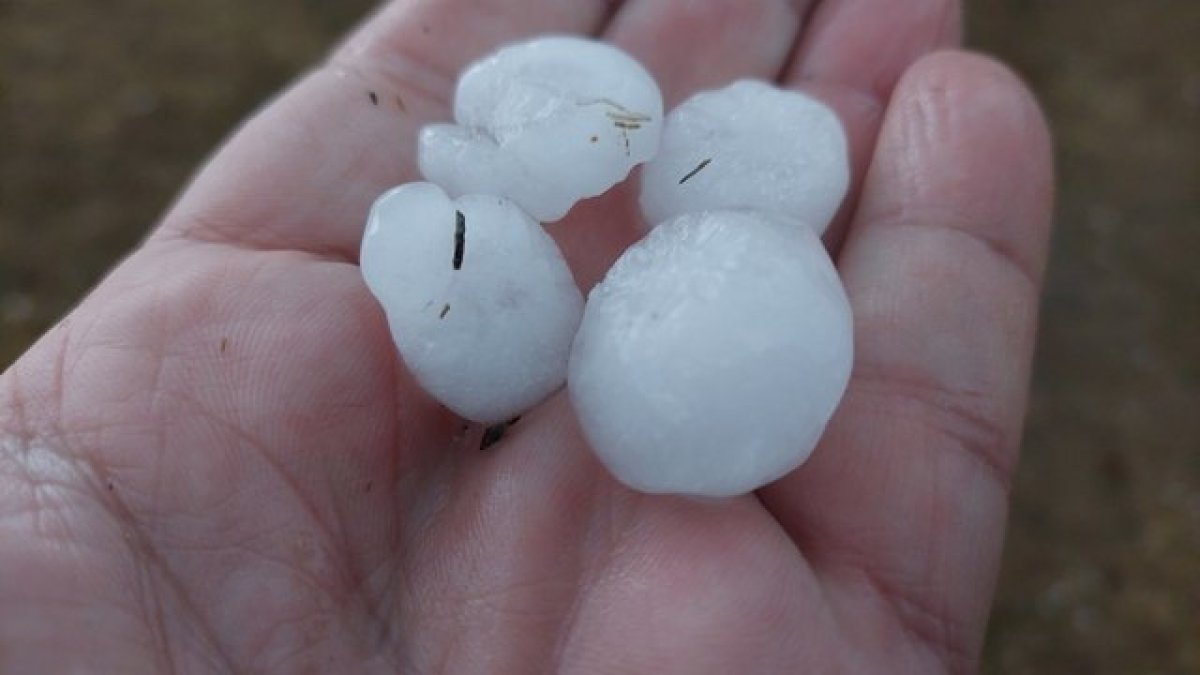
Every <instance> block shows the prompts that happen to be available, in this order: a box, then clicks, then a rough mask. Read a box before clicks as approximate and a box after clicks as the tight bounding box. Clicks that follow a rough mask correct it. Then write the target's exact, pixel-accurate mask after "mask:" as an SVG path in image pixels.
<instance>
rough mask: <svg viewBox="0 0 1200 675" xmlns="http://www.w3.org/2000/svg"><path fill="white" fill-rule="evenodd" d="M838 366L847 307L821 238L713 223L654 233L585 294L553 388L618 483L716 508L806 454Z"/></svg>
mask: <svg viewBox="0 0 1200 675" xmlns="http://www.w3.org/2000/svg"><path fill="white" fill-rule="evenodd" d="M852 360H853V338H852V331H851V316H850V307H849V304H848V302H847V300H846V295H845V292H844V291H843V289H842V284H841V280H840V279H839V278H838V275H837V272H836V271H835V270H834V267H833V264H832V263H831V262H830V260H829V257H828V255H827V254H826V252H825V248H824V247H823V246H822V244H821V241H820V239H818V238H817V236H816V235H815V234H814V233H813V232H812V231H811V230H809V229H807V228H802V227H796V226H794V225H791V224H788V223H782V222H778V221H773V220H770V219H769V218H768V217H764V216H761V215H759V214H754V213H747V212H726V211H712V212H705V213H698V214H690V215H685V216H681V217H679V218H677V219H675V220H672V221H670V222H667V223H664V224H662V225H659V226H658V227H657V228H655V229H654V230H653V231H652V232H651V233H650V234H649V236H648V237H647V238H646V239H644V240H642V241H641V242H640V243H638V244H635V245H634V246H633V247H632V248H630V249H629V250H628V251H626V252H625V254H624V255H623V256H621V258H620V260H618V261H617V263H616V264H615V265H614V266H613V268H612V269H611V270H610V271H609V273H608V276H607V277H606V278H605V279H604V281H603V282H602V283H601V284H600V285H599V286H597V287H596V288H595V290H593V291H592V292H591V295H589V296H588V302H587V307H586V309H585V310H584V317H583V323H582V324H581V325H580V328H579V333H578V334H577V335H576V337H575V345H574V348H573V349H572V352H571V365H570V371H569V374H568V378H567V386H568V388H569V390H570V393H571V401H572V402H573V404H574V406H575V411H576V414H577V416H578V418H579V421H580V425H581V426H582V428H583V431H584V433H585V435H586V436H587V438H588V440H589V441H590V442H591V444H592V447H593V448H594V449H595V451H596V453H597V454H598V455H599V457H600V459H601V460H602V461H603V462H604V464H605V465H606V466H608V468H609V470H611V471H612V473H613V474H614V475H615V476H616V477H617V478H618V479H619V480H621V482H623V483H625V484H626V485H628V486H630V487H632V488H634V489H637V490H641V491H643V492H651V493H679V494H689V495H701V496H709V497H724V496H732V495H738V494H743V493H746V492H749V491H751V490H754V489H756V488H758V487H760V486H762V485H765V484H767V483H769V482H771V481H773V480H775V479H777V478H779V477H781V476H783V475H784V474H786V473H787V472H789V471H791V470H792V469H794V468H796V467H797V466H799V465H800V463H801V462H803V461H804V460H805V459H806V458H807V457H808V456H809V454H810V453H811V452H812V449H813V447H814V446H815V445H816V443H817V440H818V439H819V438H820V436H821V433H822V431H823V430H824V428H825V424H826V423H827V422H828V421H829V418H830V416H831V415H832V414H833V411H834V409H835V408H836V407H837V404H838V401H839V400H840V399H841V397H842V393H843V391H844V390H845V388H846V384H847V381H848V379H849V375H850V366H851V361H852Z"/></svg>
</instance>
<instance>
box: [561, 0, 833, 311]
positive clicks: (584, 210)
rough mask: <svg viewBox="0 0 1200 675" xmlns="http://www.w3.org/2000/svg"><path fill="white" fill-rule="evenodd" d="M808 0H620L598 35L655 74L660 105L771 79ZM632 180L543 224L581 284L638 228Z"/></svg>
mask: <svg viewBox="0 0 1200 675" xmlns="http://www.w3.org/2000/svg"><path fill="white" fill-rule="evenodd" d="M808 4H809V2H808V0H794V1H793V2H786V1H785V0H707V1H705V2H679V1H678V0H628V2H626V3H625V4H624V5H623V6H622V8H621V10H620V11H619V12H617V14H616V15H615V16H614V18H613V21H612V24H611V25H610V26H609V29H608V30H607V31H606V32H605V35H604V37H605V39H607V40H609V41H611V42H613V43H614V44H616V45H617V46H619V47H621V48H622V49H625V50H626V51H628V52H629V53H630V54H632V55H633V56H634V58H636V59H638V60H639V61H640V62H641V63H642V64H644V65H645V66H646V68H647V69H648V70H649V71H650V73H651V74H652V75H653V76H654V77H655V79H656V80H657V81H658V83H659V86H660V87H661V88H662V90H663V96H664V98H665V103H666V106H667V109H668V110H669V109H670V108H672V107H674V106H675V105H677V104H678V103H679V102H680V101H681V100H682V99H684V98H686V97H687V96H690V95H691V94H693V93H695V92H696V91H697V90H700V89H708V88H713V87H718V86H722V85H724V84H727V83H728V82H730V81H732V80H736V79H739V78H744V77H756V78H761V79H768V80H770V79H773V78H774V77H775V76H776V74H778V73H779V72H780V70H782V68H783V66H784V65H785V64H786V62H787V58H788V56H789V55H790V54H791V52H792V50H793V47H794V44H795V41H796V37H797V36H798V35H799V31H800V24H801V18H802V17H803V15H804V14H805V9H806V7H807V5H808ZM637 191H638V180H637V174H636V173H635V174H634V177H633V179H631V180H629V181H627V182H626V183H624V184H622V185H620V186H618V187H617V188H616V189H614V190H613V191H611V192H610V193H608V194H606V195H604V196H603V197H600V198H599V199H593V200H587V201H584V202H581V203H580V204H579V205H578V206H576V207H575V209H574V210H573V211H572V213H571V214H570V216H569V217H568V218H567V219H566V220H564V221H563V222H562V223H561V224H558V225H555V226H553V227H552V228H551V232H552V233H553V234H554V237H555V239H556V240H557V241H558V243H559V245H560V246H561V247H562V249H563V253H564V255H566V257H567V259H568V260H569V261H570V263H571V268H572V270H573V271H574V273H575V277H576V280H577V281H578V282H579V284H580V286H581V287H583V288H584V289H585V290H586V289H588V288H591V287H592V286H593V285H594V284H595V283H596V282H597V281H599V280H600V279H601V278H602V277H603V276H604V273H605V272H606V271H607V270H608V268H609V267H610V266H611V265H612V263H613V261H614V260H616V258H617V256H619V255H620V254H621V252H622V251H624V250H625V249H626V248H627V247H628V246H629V245H630V244H631V243H633V242H634V241H636V240H637V239H638V238H639V237H640V236H641V235H642V233H643V232H644V229H643V227H642V218H641V214H640V213H639V211H638V207H637Z"/></svg>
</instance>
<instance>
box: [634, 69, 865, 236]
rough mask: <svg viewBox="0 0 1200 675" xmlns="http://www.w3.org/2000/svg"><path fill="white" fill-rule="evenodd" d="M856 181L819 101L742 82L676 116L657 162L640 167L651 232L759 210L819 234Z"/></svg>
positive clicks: (833, 120) (835, 125)
mask: <svg viewBox="0 0 1200 675" xmlns="http://www.w3.org/2000/svg"><path fill="white" fill-rule="evenodd" d="M849 184H850V160H849V157H848V150H847V146H846V134H845V132H844V131H843V130H842V123H841V121H839V120H838V117H837V114H836V113H835V112H834V111H833V110H831V109H830V108H829V107H827V106H826V105H825V104H824V103H822V102H820V101H818V100H817V99H815V98H812V97H810V96H807V95H805V94H801V93H799V92H795V91H788V90H783V89H779V88H777V87H774V86H772V85H769V84H766V83H764V82H758V81H755V80H741V81H739V82H735V83H733V84H731V85H729V86H728V87H725V88H724V89H717V90H715V91H708V92H703V93H700V94H697V95H695V96H693V97H692V98H690V99H688V100H687V101H685V102H684V103H683V104H681V105H680V106H679V107H678V108H676V109H675V110H673V111H671V114H669V115H668V116H667V121H666V124H665V126H664V129H663V138H662V147H661V148H660V150H659V153H658V156H657V157H655V158H654V160H653V161H651V162H649V163H648V164H646V166H645V167H643V169H642V197H641V205H642V213H643V214H644V215H645V217H646V221H647V223H648V224H650V225H654V224H656V223H661V222H664V221H667V220H670V219H671V218H674V217H675V216H678V215H680V214H683V213H692V212H695V211H706V210H714V209H732V210H742V209H745V210H751V211H761V212H764V213H769V214H774V215H777V216H780V217H783V218H786V219H788V220H799V221H801V222H803V223H805V224H807V225H808V226H809V227H812V228H813V229H814V230H816V232H817V233H818V234H820V233H822V232H824V231H825V228H826V227H828V226H829V222H830V221H831V220H833V216H834V214H835V213H837V210H838V207H839V206H840V205H841V203H842V199H844V198H845V196H846V190H847V188H848V187H849Z"/></svg>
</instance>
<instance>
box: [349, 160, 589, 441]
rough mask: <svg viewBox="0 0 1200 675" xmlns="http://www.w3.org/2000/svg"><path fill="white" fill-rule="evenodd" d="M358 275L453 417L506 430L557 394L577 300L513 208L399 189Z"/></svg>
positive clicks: (415, 368) (547, 241)
mask: <svg viewBox="0 0 1200 675" xmlns="http://www.w3.org/2000/svg"><path fill="white" fill-rule="evenodd" d="M361 265H362V273H363V277H364V278H365V279H366V282H367V286H368V287H369V288H370V289H371V292H372V293H373V294H374V295H375V297H376V298H378V300H379V302H380V304H381V305H383V308H384V310H385V311H386V312H387V317H388V323H389V325H390V326H391V330H392V336H393V338H394V339H395V342H396V345H397V347H398V348H399V351H400V355H401V357H403V359H404V362H405V364H406V365H407V366H408V368H409V370H410V371H411V372H412V374H413V375H414V376H415V377H416V378H417V380H418V381H419V382H420V383H421V385H422V386H423V387H424V388H425V390H426V391H428V392H429V393H430V394H431V395H432V396H433V397H434V398H436V399H438V400H439V401H441V402H442V403H443V404H444V405H445V406H446V407H448V408H450V409H451V410H453V411H454V412H456V413H458V414H459V415H461V416H463V417H466V418H468V419H471V420H475V421H478V422H498V421H502V420H507V419H510V418H511V417H513V416H514V415H517V414H520V413H521V412H522V411H523V410H526V409H527V408H529V407H531V406H533V405H534V404H536V403H538V402H539V401H541V400H542V399H544V398H545V397H546V396H547V395H549V394H550V393H551V392H553V391H554V390H556V389H558V388H559V387H561V386H562V384H563V381H564V380H565V379H566V368H567V359H568V356H569V353H570V346H571V340H572V338H573V336H574V335H575V330H576V328H577V327H578V325H579V320H580V316H581V314H582V312H583V296H582V294H581V293H580V292H579V289H578V287H577V286H576V285H575V280H574V278H573V277H572V276H571V272H570V270H569V269H568V268H567V265H566V262H565V261H564V260H563V257H562V254H561V253H560V252H559V250H558V247H557V246H556V245H555V243H554V240H553V239H551V238H550V236H549V235H547V234H546V232H545V230H544V229H543V228H542V226H541V225H539V224H538V223H536V222H534V221H533V220H532V219H530V218H529V216H527V215H525V213H523V212H522V211H521V210H520V209H519V208H517V206H516V205H514V204H513V203H512V202H509V201H508V200H505V199H502V198H500V197H489V196H481V195H467V196H465V197H461V198H459V199H457V200H453V201H452V200H451V199H450V197H449V196H447V195H446V193H445V192H444V191H442V189H441V188H439V187H437V186H436V185H432V184H430V183H410V184H408V185H403V186H401V187H398V188H396V189H394V190H392V191H390V192H388V193H386V194H384V195H383V196H382V197H380V198H379V200H378V201H377V202H376V203H375V206H374V207H373V208H372V210H371V215H370V220H369V222H368V224H367V232H366V235H365V236H364V238H363V243H362V254H361Z"/></svg>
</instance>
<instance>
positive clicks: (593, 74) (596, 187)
mask: <svg viewBox="0 0 1200 675" xmlns="http://www.w3.org/2000/svg"><path fill="white" fill-rule="evenodd" d="M662 106H663V104H662V94H661V92H660V91H659V89H658V85H657V84H656V83H655V82H654V79H653V78H652V77H651V76H650V74H649V73H647V72H646V70H645V69H644V68H643V67H642V66H641V65H640V64H639V63H638V62H637V61H635V60H634V59H633V58H631V57H630V56H629V55H627V54H625V52H623V51H621V50H619V49H617V48H616V47H613V46H611V45H607V44H604V43H601V42H596V41H593V40H586V39H583V38H576V37H546V38H539V39H535V40H530V41H528V42H522V43H518V44H514V45H510V46H507V47H504V48H502V49H500V50H499V51H497V52H495V53H494V54H492V55H491V56H489V57H487V58H485V59H483V60H481V61H479V62H477V63H475V64H474V65H472V66H471V67H470V68H469V69H468V70H467V71H466V72H465V73H463V75H462V77H461V78H460V79H459V81H458V88H457V91H456V92H455V97H454V119H455V122H456V123H457V124H436V125H431V126H428V127H426V128H425V129H423V130H422V132H421V136H420V141H419V152H418V157H419V163H420V168H421V173H422V174H423V175H424V176H425V178H426V179H427V180H430V181H432V182H434V183H437V184H438V185H441V186H442V187H444V188H445V189H446V191H447V192H449V193H450V194H451V195H453V196H460V195H463V194H495V195H500V196H503V197H507V198H509V199H511V200H512V201H514V202H516V203H517V204H518V205H519V206H520V207H521V208H522V209H524V210H525V211H526V212H527V213H529V214H530V215H531V216H533V217H534V218H536V219H537V220H539V221H542V222H552V221H555V220H558V219H560V218H562V217H563V216H564V215H566V213H567V211H568V210H569V209H570V208H571V207H572V206H573V205H574V204H575V202H577V201H579V200H580V199H584V198H586V197H594V196H596V195H599V194H601V193H603V192H605V191H606V190H608V189H609V188H610V187H612V186H613V185H615V184H616V183H618V182H620V181H621V180H623V179H624V178H625V177H626V176H627V175H628V174H629V172H630V170H631V169H632V168H633V167H634V166H635V165H637V164H640V163H642V162H645V161H646V160H648V159H650V158H651V157H652V156H654V153H655V152H656V151H657V150H658V143H659V134H660V130H661V126H662V118H663V109H662Z"/></svg>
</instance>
